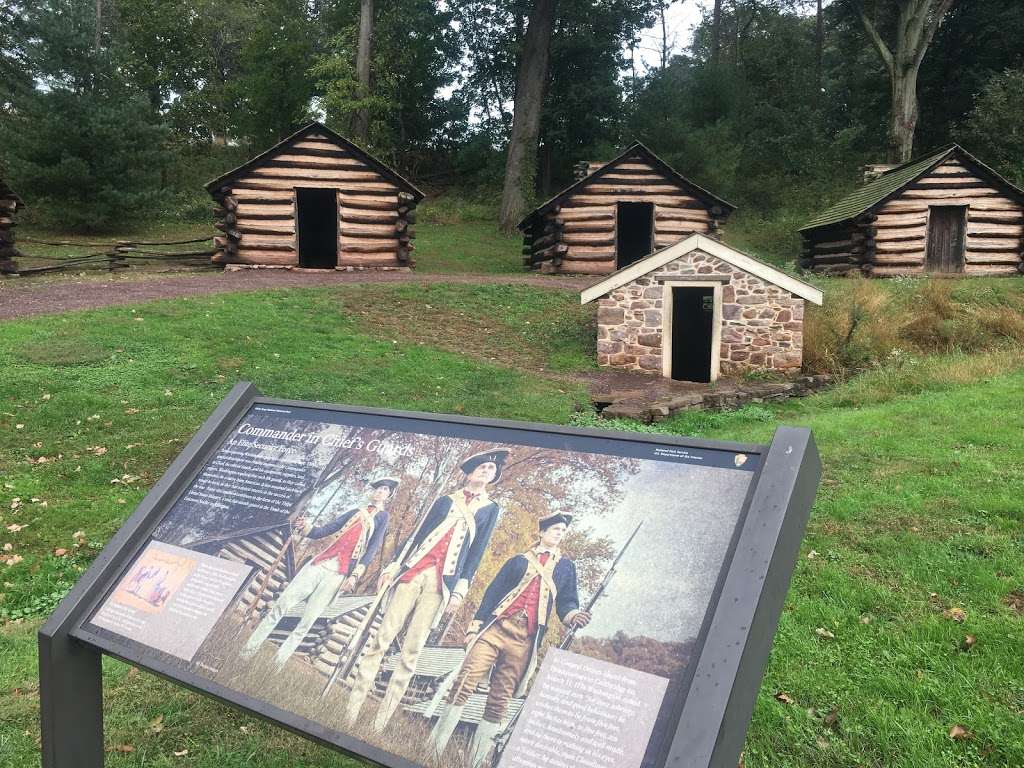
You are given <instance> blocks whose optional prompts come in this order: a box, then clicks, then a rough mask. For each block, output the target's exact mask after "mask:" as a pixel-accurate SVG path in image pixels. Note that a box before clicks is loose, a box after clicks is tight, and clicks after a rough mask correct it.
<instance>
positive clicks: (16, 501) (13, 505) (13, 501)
mask: <svg viewBox="0 0 1024 768" xmlns="http://www.w3.org/2000/svg"><path fill="white" fill-rule="evenodd" d="M20 506H21V499H20V498H18V497H17V496H15V497H14V498H13V499H11V509H17V508H18V507H20ZM7 530H11V529H10V528H8V529H7Z"/></svg>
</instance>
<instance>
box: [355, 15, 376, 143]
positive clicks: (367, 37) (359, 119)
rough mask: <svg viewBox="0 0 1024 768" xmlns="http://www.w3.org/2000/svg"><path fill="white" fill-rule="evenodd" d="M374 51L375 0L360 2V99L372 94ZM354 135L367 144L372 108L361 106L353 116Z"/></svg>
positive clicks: (358, 93)
mask: <svg viewBox="0 0 1024 768" xmlns="http://www.w3.org/2000/svg"><path fill="white" fill-rule="evenodd" d="M372 51H373V0H361V2H360V3H359V45H358V48H357V50H356V78H357V79H358V81H359V86H358V92H357V95H358V97H359V98H360V99H363V100H365V99H367V98H369V96H370V59H371V57H372V55H373V54H372ZM352 135H353V136H354V137H355V138H356V139H358V140H359V141H360V143H362V144H365V143H366V140H367V138H368V137H369V135H370V110H369V109H367V108H366V107H365V106H363V107H360V108H359V109H357V110H356V111H355V114H354V115H353V116H352Z"/></svg>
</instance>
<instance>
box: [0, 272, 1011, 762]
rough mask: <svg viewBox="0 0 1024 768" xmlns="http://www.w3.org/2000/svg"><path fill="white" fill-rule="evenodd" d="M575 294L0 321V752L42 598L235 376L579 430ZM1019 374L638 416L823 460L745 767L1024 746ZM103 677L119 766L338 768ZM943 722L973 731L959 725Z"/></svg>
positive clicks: (44, 606)
mask: <svg viewBox="0 0 1024 768" xmlns="http://www.w3.org/2000/svg"><path fill="white" fill-rule="evenodd" d="M420 258H423V254H422V252H421V253H420ZM978 285H981V284H980V283H979V284H978ZM576 302H577V299H576V297H575V295H574V294H572V293H557V292H553V291H545V290H540V289H536V288H528V287H524V286H516V287H504V286H471V285H437V286H429V287H426V288H423V287H416V286H407V285H396V286H382V285H375V286H346V287H341V288H332V289H313V290H296V291H278V292H266V293H249V294H234V295H232V294H225V295H218V296H213V297H204V298H199V299H189V300H175V301H167V302H159V303H153V304H146V305H140V306H137V307H135V308H118V309H109V310H101V311H90V312H85V313H76V314H71V315H64V316H56V317H40V318H33V319H29V320H25V321H18V322H7V323H4V324H2V326H0V328H2V331H3V333H2V335H0V436H2V437H0V482H2V483H3V486H2V492H0V500H2V502H3V503H2V504H0V546H3V545H6V544H10V545H11V546H10V548H9V549H7V551H5V552H2V553H0V555H2V556H3V557H5V558H8V559H13V558H14V556H15V555H17V556H18V557H20V558H22V559H21V560H20V562H16V563H14V564H11V565H4V564H3V563H2V562H0V584H2V586H0V594H2V597H0V766H3V767H4V768H6V766H18V767H19V768H20V766H25V765H33V764H37V763H38V746H37V738H38V692H37V670H36V663H35V631H36V630H37V628H38V626H39V624H40V623H41V620H42V617H43V616H45V615H46V614H47V613H48V612H49V610H51V608H52V607H53V605H54V604H55V602H56V601H57V600H58V599H59V598H60V596H61V595H62V594H63V593H64V592H65V591H66V590H67V588H68V587H69V586H70V584H71V583H72V582H73V581H74V579H75V578H76V577H77V575H78V574H79V572H80V571H81V569H83V568H84V567H85V566H86V565H87V564H88V562H89V561H90V560H91V558H92V557H94V556H95V554H96V553H97V552H98V550H99V548H100V547H101V546H102V544H103V542H105V541H106V540H107V539H108V538H109V537H110V536H111V534H112V533H113V532H114V531H115V530H116V528H117V527H118V525H119V524H120V523H121V522H122V521H123V520H124V519H125V518H126V517H127V516H128V514H129V513H130V512H131V510H132V509H133V508H134V505H135V504H136V503H137V502H138V501H139V500H140V499H141V498H142V497H143V495H144V494H145V491H146V489H147V488H148V487H149V486H151V485H152V484H153V482H155V480H156V479H157V478H158V477H159V476H160V474H161V473H162V472H163V471H164V469H165V468H166V466H167V465H168V463H169V462H170V461H171V459H172V458H173V457H174V455H175V454H176V453H177V452H178V451H179V450H180V449H181V447H182V446H183V445H184V443H185V442H186V441H187V440H188V438H189V437H190V436H191V435H192V433H193V431H194V430H195V428H196V427H197V426H198V425H199V424H200V423H201V422H202V420H203V419H204V418H205V417H206V416H207V415H208V414H209V412H210V411H211V410H212V409H213V407H214V405H215V404H216V403H217V402H218V401H219V399H220V398H221V397H222V396H223V395H224V394H225V393H226V392H227V391H228V389H230V387H231V386H232V384H234V382H235V381H237V380H238V379H250V380H252V381H254V382H255V383H256V384H257V386H259V387H260V388H261V389H262V390H263V391H264V392H266V393H267V394H270V395H275V396H282V397H294V398H302V399H313V400H327V401H336V402H346V403H357V404H366V405H377V406H384V407H393V408H410V409H419V410H426V411H435V412H457V413H465V414H472V415H479V416H492V417H503V418H514V419H530V420H537V421H547V422H553V423H572V422H576V423H589V422H590V421H591V420H592V417H590V416H588V415H587V412H586V410H585V392H584V391H583V389H582V387H581V386H580V385H579V384H578V383H576V381H575V379H574V378H573V375H572V374H573V373H574V372H576V371H580V370H585V369H588V368H590V366H591V365H592V363H591V362H590V360H591V356H590V344H591V343H592V342H591V334H592V330H591V328H590V325H589V322H590V320H589V315H588V314H586V313H584V312H582V311H580V310H579V309H578V307H577V306H576ZM1021 391H1024V368H1022V366H1021V362H1020V357H1019V354H1015V353H1014V352H1012V351H1007V350H997V351H993V352H988V353H984V354H976V355H973V356H967V355H962V354H956V353H951V354H949V355H946V356H943V357H934V358H928V359H925V360H922V361H921V362H920V364H918V365H916V366H898V367H893V368H884V369H880V370H878V371H876V372H873V373H870V374H866V375H864V376H862V377H858V378H855V379H853V380H852V381H851V382H849V383H847V384H844V385H841V386H840V387H838V388H837V389H835V390H833V391H831V392H828V393H825V394H823V395H820V396H816V397H812V398H808V399H806V400H802V401H792V402H791V403H789V404H784V405H781V406H775V407H770V408H769V407H762V406H752V407H748V408H745V409H743V410H741V411H737V412H734V413H725V414H689V415H686V416H681V417H677V418H676V419H674V420H671V421H669V422H666V423H664V424H662V425H659V426H658V427H657V429H664V430H668V431H671V432H677V433H680V434H701V435H705V436H710V437H715V438H725V439H738V440H744V441H765V440H767V439H769V437H770V435H771V432H772V430H773V429H774V427H775V426H776V425H777V424H780V423H785V424H798V425H804V426H808V427H810V428H812V429H813V430H814V433H815V437H816V439H817V441H818V445H819V448H820V450H821V453H822V458H823V462H824V468H825V476H824V480H823V483H822V487H821V489H820V492H819V497H818V502H817V504H816V507H815V510H814V513H813V516H812V519H811V523H810V527H809V530H808V534H807V538H806V541H805V544H804V547H803V550H802V553H801V557H800V562H799V565H798V567H797V572H796V576H795V580H794V583H793V586H792V588H791V590H790V594H789V598H788V600H787V607H786V611H785V613H784V614H783V617H782V623H781V626H780V630H779V634H778V636H777V639H776V644H775V649H774V651H773V654H772V659H771V663H770V666H769V669H768V672H767V676H766V678H765V682H764V685H763V687H762V691H761V696H760V698H759V701H758V706H757V710H756V713H755V718H754V723H753V725H752V728H751V731H750V735H749V739H748V743H747V749H746V758H745V759H746V765H747V766H779V767H782V766H816V767H817V766H849V767H850V768H853V766H900V767H901V768H902V767H904V766H905V767H906V768H911V767H913V768H932V767H934V768H940V766H941V767H942V768H946V767H947V766H964V767H967V766H1006V767H1007V768H1011V767H1012V768H1019V766H1021V765H1024V725H1022V723H1024V656H1022V653H1021V649H1022V648H1024V616H1022V612H1024V533H1022V532H1024V525H1022V523H1024V512H1022V504H1021V498H1022V497H1024V462H1022V461H1021V456H1022V455H1024V411H1022V410H1021V408H1020V393H1021ZM581 409H582V410H581ZM618 426H626V427H627V428H640V425H636V424H627V425H618ZM648 429H650V428H648ZM16 499H17V501H15V500H16ZM11 526H13V528H11ZM76 532H82V536H80V537H79V538H78V541H79V542H83V543H81V544H80V545H79V546H76V539H75V537H74V534H75V533H76ZM58 548H59V549H66V550H69V553H68V554H65V555H63V556H57V555H55V554H54V550H55V549H58ZM953 609H959V610H960V611H962V612H963V615H962V616H961V614H960V613H959V612H958V611H956V610H953ZM959 619H962V620H959ZM826 630H827V632H826ZM829 634H830V635H831V637H830V636H829ZM966 635H972V636H974V637H975V638H976V643H975V644H974V646H973V647H972V648H971V649H970V650H968V651H965V650H962V649H961V646H962V643H963V639H964V637H965V636H966ZM105 674H106V677H107V700H106V701H107V720H106V724H107V736H106V738H107V742H108V745H109V749H110V753H109V755H108V764H109V765H111V766H139V767H141V766H157V767H160V766H202V767H204V768H213V767H214V766H216V767H217V768H234V767H235V766H239V767H240V766H252V767H253V768H271V767H273V768H277V767H281V768H284V766H294V765H297V764H301V765H304V766H315V767H321V766H339V765H352V766H354V765H356V764H357V763H356V762H355V761H352V760H348V759H345V758H342V757H340V756H338V755H337V754H335V753H333V752H331V751H329V750H326V749H322V748H319V747H315V746H312V745H310V744H307V743H306V742H304V741H302V740H301V739H298V738H297V737H294V736H290V735H287V734H285V733H284V732H282V731H280V730H278V729H275V728H272V727H270V726H268V725H264V724H261V723H258V722H256V721H254V720H252V719H250V718H248V717H245V716H242V715H240V714H238V713H235V712H233V711H231V710H228V709H225V708H224V707H222V706H220V705H217V704H214V703H212V702H210V701H208V700H205V699H203V698H202V697H200V696H198V695H195V694H191V693H188V692H185V691H183V690H181V689H178V688H176V687H174V686H172V685H170V684H168V683H165V682H162V681H159V680H157V679H155V678H153V677H151V676H149V675H148V674H145V673H136V672H135V671H134V670H132V669H130V668H129V667H127V666H126V665H124V664H121V663H119V662H113V661H110V660H108V661H106V662H105ZM779 694H785V696H783V697H781V698H782V699H784V700H780V698H777V695H779ZM957 725H959V726H962V727H963V728H964V729H966V730H967V731H968V732H969V733H970V737H969V738H966V739H957V740H954V739H952V738H951V737H950V736H949V733H950V729H951V728H953V727H954V726H957ZM127 747H130V748H131V751H127ZM182 750H188V753H187V754H184V755H180V756H175V755H174V753H175V752H181V751H182Z"/></svg>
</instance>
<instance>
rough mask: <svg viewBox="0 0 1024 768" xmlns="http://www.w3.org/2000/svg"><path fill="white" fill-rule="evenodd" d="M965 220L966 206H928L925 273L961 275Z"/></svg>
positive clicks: (962, 269)
mask: <svg viewBox="0 0 1024 768" xmlns="http://www.w3.org/2000/svg"><path fill="white" fill-rule="evenodd" d="M966 220H967V206H966V205H932V206H929V209H928V251H927V255H926V257H925V270H926V271H927V272H963V271H964V230H965V229H966Z"/></svg>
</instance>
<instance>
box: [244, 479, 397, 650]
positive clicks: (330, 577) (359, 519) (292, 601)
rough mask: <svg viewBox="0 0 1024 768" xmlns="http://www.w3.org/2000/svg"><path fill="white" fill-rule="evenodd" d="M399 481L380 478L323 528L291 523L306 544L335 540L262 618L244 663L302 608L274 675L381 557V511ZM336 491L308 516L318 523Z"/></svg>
mask: <svg viewBox="0 0 1024 768" xmlns="http://www.w3.org/2000/svg"><path fill="white" fill-rule="evenodd" d="M398 482H399V481H398V479H397V478H394V477H382V478H378V479H376V480H374V481H372V482H371V483H370V484H369V487H368V491H367V494H366V496H367V500H366V503H365V504H363V505H362V506H360V507H357V508H355V509H350V510H349V511H347V512H345V513H344V514H342V515H341V516H340V517H338V518H337V519H336V520H333V521H332V522H329V523H326V524H324V525H318V526H315V527H314V526H313V524H312V522H311V521H310V520H309V519H308V518H306V517H298V518H296V519H295V522H294V528H295V530H296V532H297V533H298V534H301V535H303V536H305V537H306V538H309V539H322V538H324V537H326V536H330V535H331V534H334V533H337V534H338V536H337V538H336V539H335V540H334V541H333V542H332V543H331V544H330V546H328V547H327V548H325V549H324V550H323V551H322V552H321V553H320V554H318V555H316V556H315V557H313V558H312V559H311V560H310V561H309V562H308V563H306V564H305V565H304V566H303V567H302V568H301V569H300V570H299V572H298V573H297V574H295V578H294V579H292V580H291V581H290V582H289V583H288V586H286V587H285V588H284V591H283V592H282V593H281V595H280V597H278V599H277V600H276V601H275V602H274V604H273V605H272V606H271V608H270V610H269V611H268V612H267V614H266V616H264V617H263V620H262V621H261V622H260V623H259V625H258V626H257V627H256V629H255V630H254V631H253V633H252V635H251V636H250V637H249V640H248V641H247V642H246V644H245V645H244V646H243V647H242V651H241V655H242V657H243V658H251V657H252V656H254V655H255V654H256V652H257V651H258V650H259V648H260V646H261V645H263V643H264V642H265V641H266V639H267V638H268V637H269V636H270V633H271V632H273V631H274V627H276V626H277V624H278V623H279V622H280V621H281V619H282V618H283V617H284V616H285V614H287V613H288V612H289V611H291V610H292V609H294V608H295V607H296V606H298V605H300V604H301V603H303V602H305V604H306V607H305V609H304V610H303V612H302V617H301V618H300V619H299V623H298V624H296V625H295V629H293V630H292V631H291V633H290V634H289V635H288V637H287V639H286V640H285V641H284V643H282V644H281V647H280V648H279V649H278V651H277V654H276V656H275V659H274V660H275V661H276V663H277V668H278V670H280V669H282V668H283V667H284V665H285V663H287V661H288V659H289V658H290V657H291V655H292V654H293V653H294V652H295V649H296V648H298V647H299V644H300V643H301V642H302V639H303V638H304V637H305V636H306V633H308V632H309V630H310V628H311V627H312V626H313V624H314V622H316V620H317V619H318V618H320V615H321V614H322V613H323V612H324V610H325V609H326V608H327V607H328V606H329V605H330V604H331V602H332V601H333V600H334V598H335V597H336V596H337V595H338V594H339V593H349V592H353V591H354V590H355V588H356V585H357V584H358V583H359V579H360V577H362V575H363V573H365V572H366V568H367V567H368V566H369V565H370V563H372V562H373V559H374V558H375V557H376V556H377V553H378V552H379V551H380V546H381V543H382V542H383V541H384V534H385V532H386V531H387V526H388V513H387V511H386V510H385V509H384V506H385V505H386V504H387V502H388V500H389V499H390V498H391V497H392V496H393V495H394V493H395V489H396V488H398ZM337 493H338V488H336V487H334V485H333V484H332V485H329V486H327V487H326V488H324V489H322V490H321V491H319V492H318V493H317V494H316V495H314V496H313V498H312V499H311V500H310V503H309V505H308V507H307V511H308V510H311V509H319V511H318V512H317V514H316V515H315V517H316V518H319V517H320V516H321V515H322V514H323V512H324V511H325V510H326V509H328V507H329V506H330V505H331V504H332V503H333V501H334V498H335V496H336V495H337Z"/></svg>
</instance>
